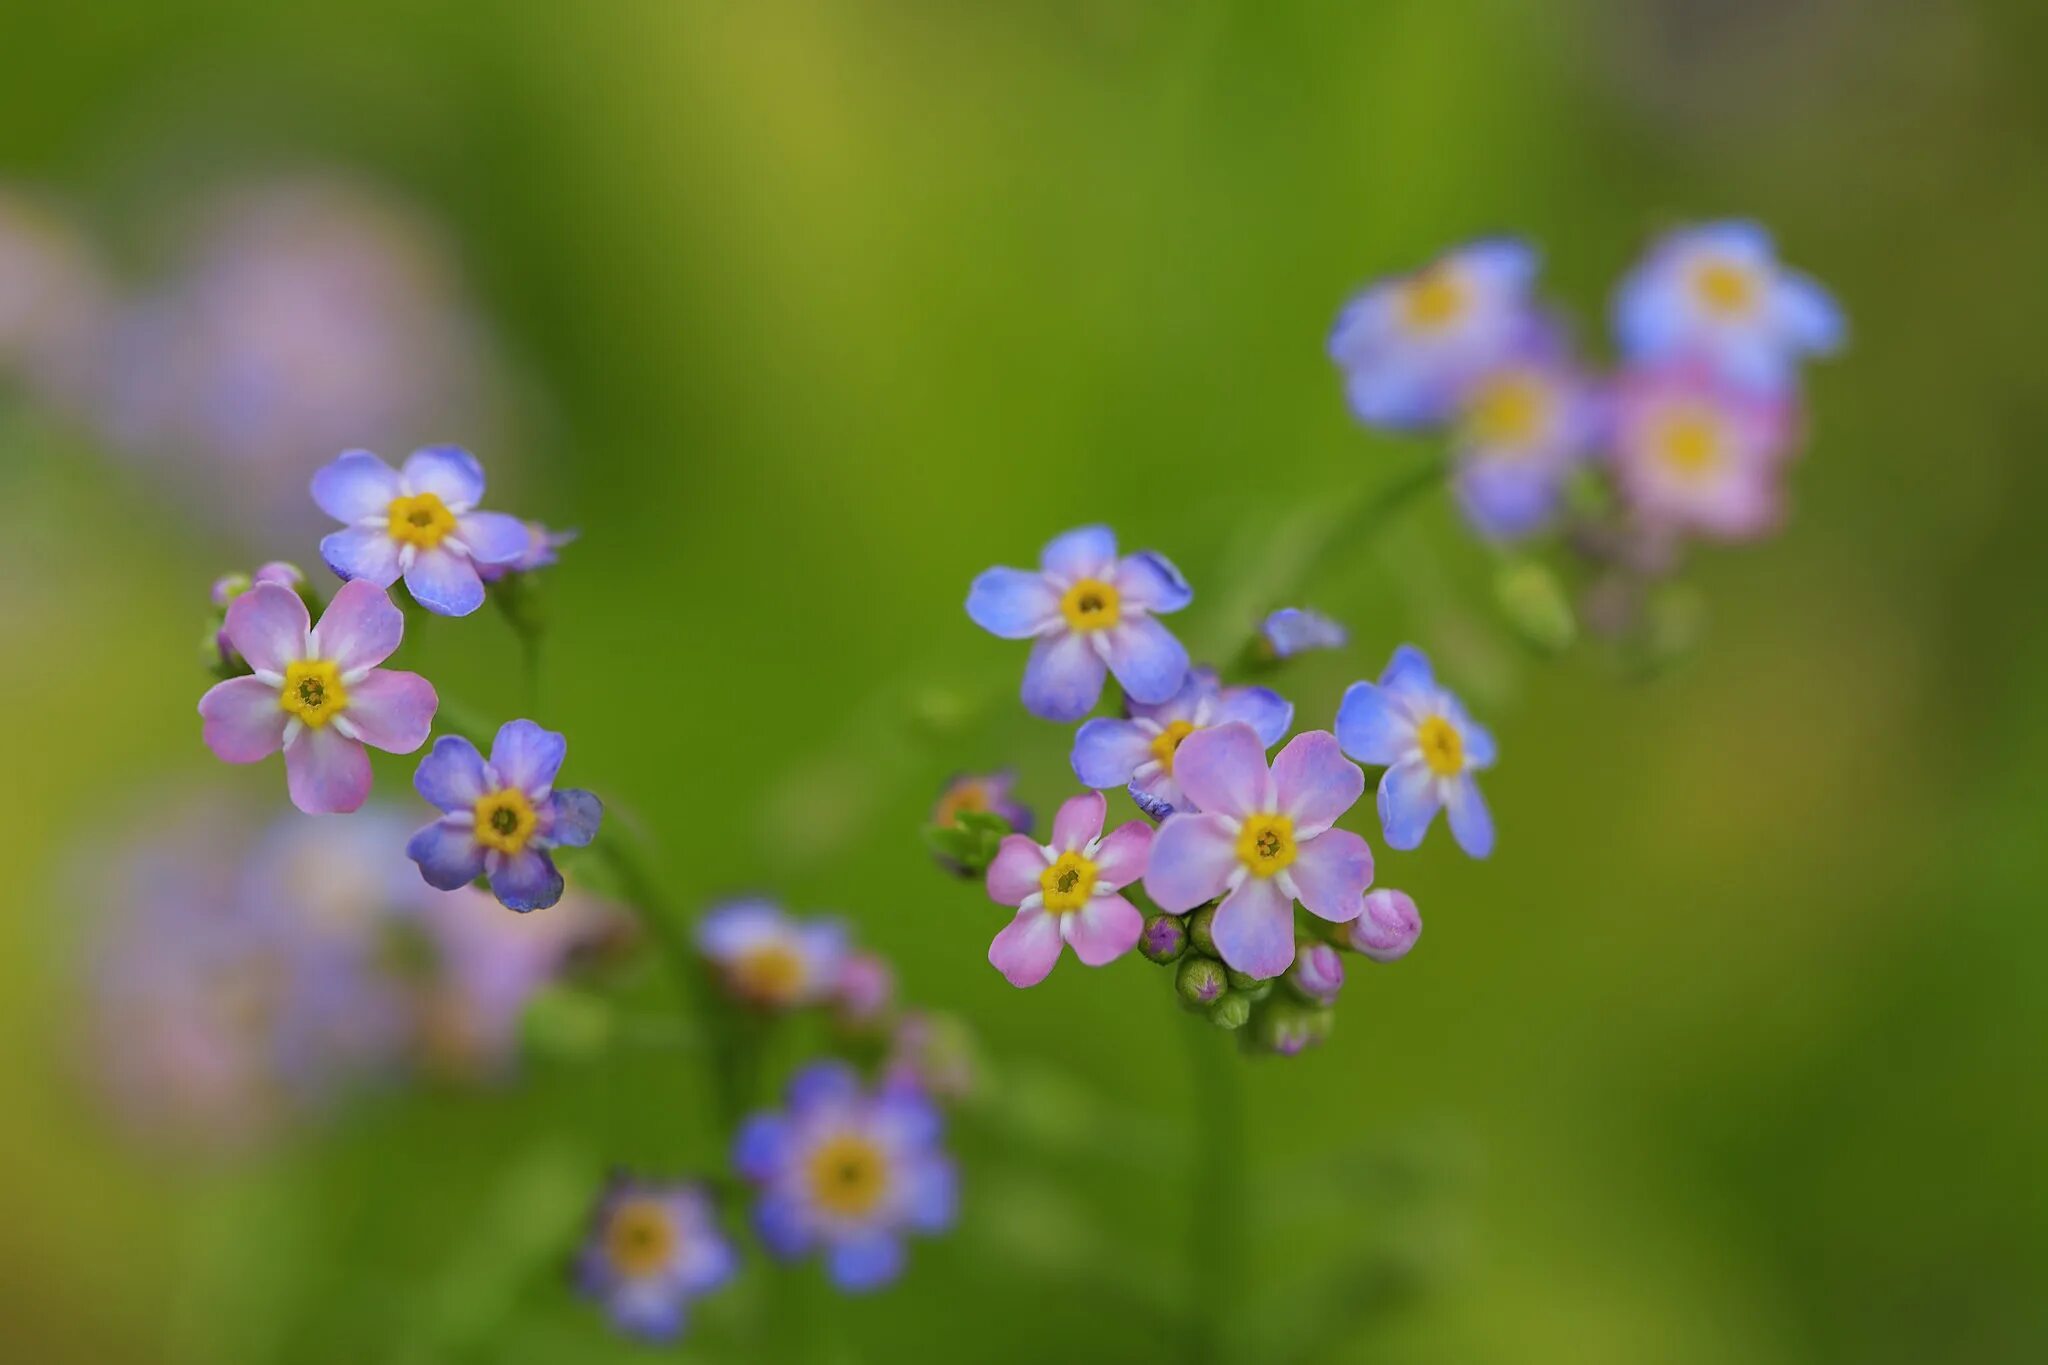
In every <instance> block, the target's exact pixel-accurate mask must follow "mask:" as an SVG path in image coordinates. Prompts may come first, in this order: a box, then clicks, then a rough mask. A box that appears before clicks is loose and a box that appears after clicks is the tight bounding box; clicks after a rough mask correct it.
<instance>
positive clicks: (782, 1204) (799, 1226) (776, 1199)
mask: <svg viewBox="0 0 2048 1365" xmlns="http://www.w3.org/2000/svg"><path fill="white" fill-rule="evenodd" d="M754 1231H755V1232H757V1233H759V1234H760V1237H761V1244H762V1245H763V1246H765V1247H767V1248H768V1250H769V1252H770V1253H771V1254H772V1255H775V1256H778V1257H780V1258H781V1259H783V1260H785V1261H787V1260H790V1259H792V1258H794V1257H797V1256H801V1255H803V1254H804V1252H805V1251H807V1250H809V1248H810V1245H811V1228H810V1222H809V1220H808V1219H806V1218H805V1217H804V1211H803V1206H802V1205H801V1204H799V1203H797V1201H796V1200H795V1199H794V1198H793V1197H791V1196H789V1195H786V1194H783V1193H781V1192H778V1191H771V1192H769V1193H768V1194H765V1195H763V1196H761V1202H760V1203H758V1204H756V1205H754Z"/></svg>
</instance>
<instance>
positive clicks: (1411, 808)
mask: <svg viewBox="0 0 2048 1365" xmlns="http://www.w3.org/2000/svg"><path fill="white" fill-rule="evenodd" d="M1438 804H1439V799H1438V796H1437V787H1436V778H1435V776H1434V775H1433V774H1431V772H1430V771H1429V769H1428V768H1427V767H1426V766H1424V765H1423V764H1422V763H1421V762H1419V761H1417V762H1409V763H1403V764H1401V765H1400V766H1399V767H1394V768H1389V769H1387V771H1386V774H1385V775H1384V776H1382V777H1381V778H1380V828H1381V829H1383V830H1384V831H1386V835H1387V846H1388V847H1389V848H1396V849H1401V850H1403V851H1404V852H1405V851H1406V850H1408V849H1411V848H1419V847H1421V845H1422V836H1423V835H1425V834H1427V833H1429V824H1430V821H1432V820H1434V819H1436V812H1437V806H1438Z"/></svg>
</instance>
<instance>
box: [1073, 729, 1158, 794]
mask: <svg viewBox="0 0 2048 1365" xmlns="http://www.w3.org/2000/svg"><path fill="white" fill-rule="evenodd" d="M1151 756H1152V740H1151V738H1150V736H1148V735H1146V733H1145V732H1144V731H1143V730H1141V729H1139V728H1138V726H1137V723H1136V722H1135V721H1128V720H1117V719H1115V718H1113V717H1110V716H1097V717H1096V718H1095V719H1094V720H1091V721H1088V722H1087V723H1086V724H1084V725H1082V727H1081V728H1080V730H1078V731H1077V732H1075V735H1074V757H1073V763H1074V776H1076V777H1078V778H1080V779H1081V785H1082V786H1084V787H1121V786H1123V785H1124V784H1125V783H1126V782H1129V781H1130V780H1131V774H1132V773H1133V772H1134V771H1136V770H1137V767H1138V765H1139V764H1140V763H1143V762H1144V761H1145V760H1146V759H1148V758H1150V757H1151Z"/></svg>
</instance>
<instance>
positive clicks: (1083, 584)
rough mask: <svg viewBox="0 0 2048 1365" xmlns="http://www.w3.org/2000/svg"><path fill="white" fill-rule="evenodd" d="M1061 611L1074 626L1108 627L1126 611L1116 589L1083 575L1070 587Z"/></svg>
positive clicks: (1069, 623)
mask: <svg viewBox="0 0 2048 1365" xmlns="http://www.w3.org/2000/svg"><path fill="white" fill-rule="evenodd" d="M1060 613H1061V614H1062V615H1063V616H1065V617H1066V618H1067V624H1068V625H1069V626H1071V627H1073V628H1074V629H1075V630H1108V629H1109V628H1110V627H1111V626H1113V625H1115V624H1116V623H1117V620H1118V618H1119V617H1120V616H1121V615H1122V614H1123V613H1122V610H1121V608H1120V606H1119V602H1118V598H1117V595H1116V589H1115V588H1112V587H1111V586H1110V585H1109V584H1107V583H1105V582H1103V581H1102V580H1101V579H1099V578H1084V579H1082V580H1081V581H1080V582H1078V583H1076V584H1075V585H1074V586H1073V587H1071V588H1068V589H1067V595H1066V596H1065V597H1062V598H1061V599H1060Z"/></svg>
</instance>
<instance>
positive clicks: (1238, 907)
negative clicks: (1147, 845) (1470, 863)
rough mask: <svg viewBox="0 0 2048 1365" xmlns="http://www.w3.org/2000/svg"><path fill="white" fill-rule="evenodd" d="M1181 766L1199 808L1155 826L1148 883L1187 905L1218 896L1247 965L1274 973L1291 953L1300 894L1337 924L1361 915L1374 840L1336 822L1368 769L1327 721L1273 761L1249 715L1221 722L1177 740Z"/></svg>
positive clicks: (1226, 949) (1177, 904)
mask: <svg viewBox="0 0 2048 1365" xmlns="http://www.w3.org/2000/svg"><path fill="white" fill-rule="evenodd" d="M1175 771H1176V773H1177V774H1178V775H1179V778H1180V782H1181V786H1182V787H1183V788H1184V789H1185V790H1186V792H1187V794H1188V795H1189V796H1190V797H1192V798H1193V799H1194V802H1195V805H1196V806H1197V807H1199V809H1200V813H1199V814H1197V813H1194V812H1188V811H1183V812H1177V813H1175V814H1174V815H1171V816H1168V817H1167V819H1166V822H1165V823H1164V824H1162V825H1161V826H1160V827H1159V837H1158V839H1157V840H1155V841H1154V845H1153V850H1152V861H1151V866H1150V868H1149V869H1148V870H1147V872H1146V874H1145V891H1146V893H1147V894H1148V895H1150V896H1151V897H1152V899H1153V901H1154V902H1155V903H1156V904H1157V905H1158V906H1159V908H1160V909H1162V910H1165V911H1167V912H1168V913H1170V914H1182V913H1185V912H1186V911H1189V910H1192V909H1194V908H1195V907H1196V906H1198V905H1201V904H1202V903H1203V902H1205V901H1210V900H1215V899H1216V898H1217V897H1219V896H1220V897H1222V898H1223V899H1222V902H1221V904H1219V905H1218V906H1217V907H1216V918H1215V922H1214V923H1213V925H1212V926H1211V928H1210V933H1211V935H1212V937H1213V938H1214V939H1215V943H1216V947H1217V949H1218V950H1219V951H1220V952H1221V953H1222V956H1223V960H1224V961H1225V962H1227V963H1229V964H1230V965H1231V966H1232V967H1234V968H1236V969H1237V970H1238V971H1240V972H1246V973H1249V974H1250V975H1252V976H1255V977H1260V978H1264V977H1273V976H1278V975H1280V973H1282V972H1284V971H1286V970H1287V968H1288V965H1289V964H1290V963H1292V962H1293V961H1294V914H1293V908H1292V907H1293V905H1294V902H1296V901H1300V902H1301V903H1302V905H1304V906H1306V907H1307V909H1308V911H1309V913H1311V914H1313V915H1316V916H1318V917H1320V918H1322V919H1326V920H1329V921H1331V922H1332V923H1338V924H1341V923H1344V922H1345V921H1347V920H1352V919H1356V918H1357V917H1358V914H1359V912H1360V910H1361V909H1362V908H1363V900H1364V896H1365V888H1366V887H1367V886H1368V885H1370V884H1371V882H1372V850H1371V849H1370V848H1368V847H1367V846H1366V842H1365V840H1364V839H1362V838H1360V837H1359V836H1358V835H1356V834H1353V833H1352V832H1351V831H1349V830H1342V829H1337V828H1335V824H1336V821H1337V817H1339V816H1340V815H1342V814H1344V812H1345V811H1347V810H1349V809H1351V807H1352V805H1353V803H1355V802H1356V801H1357V800H1358V798H1359V796H1360V794H1361V793H1363V792H1364V790H1365V774H1364V773H1362V772H1360V771H1359V770H1358V767H1357V765H1356V764H1354V763H1352V762H1350V761H1349V760H1347V759H1346V758H1345V757H1344V755H1343V754H1342V753H1341V752H1339V750H1338V747H1337V740H1336V738H1335V736H1333V735H1331V734H1330V733H1329V732H1328V731H1326V730H1314V731H1310V732H1308V733H1306V734H1300V735H1296V736H1295V737H1294V738H1293V739H1292V740H1289V741H1288V743H1287V747H1286V748H1284V749H1282V750H1281V751H1280V754H1279V757H1277V758H1275V759H1274V760H1273V765H1272V768H1271V770H1270V771H1268V769H1267V766H1266V752H1265V747H1264V745H1262V744H1261V743H1260V742H1259V736H1258V735H1257V734H1256V733H1255V732H1254V731H1253V730H1252V728H1251V727H1250V726H1248V725H1244V724H1242V723H1233V724H1230V725H1218V726H1215V727H1213V728H1211V729H1208V730H1204V731H1202V732H1201V733H1200V734H1197V735H1191V736H1189V738H1188V739H1187V741H1186V742H1185V743H1184V744H1182V745H1181V746H1180V752H1179V754H1178V755H1177V757H1176V760H1175Z"/></svg>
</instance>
